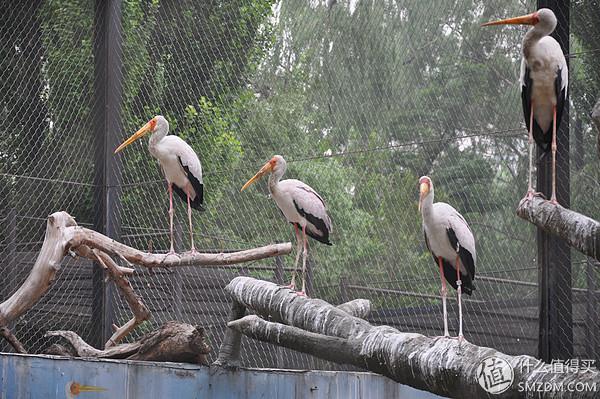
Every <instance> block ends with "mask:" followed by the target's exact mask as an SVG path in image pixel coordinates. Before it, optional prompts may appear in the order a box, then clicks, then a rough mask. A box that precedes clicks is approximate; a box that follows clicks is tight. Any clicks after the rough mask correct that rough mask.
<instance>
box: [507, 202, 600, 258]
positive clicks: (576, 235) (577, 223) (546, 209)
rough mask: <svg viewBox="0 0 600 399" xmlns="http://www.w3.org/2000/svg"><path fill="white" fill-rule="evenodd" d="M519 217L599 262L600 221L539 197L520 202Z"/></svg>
mask: <svg viewBox="0 0 600 399" xmlns="http://www.w3.org/2000/svg"><path fill="white" fill-rule="evenodd" d="M517 215H519V216H520V217H521V218H523V219H525V220H527V221H529V222H531V223H533V224H535V225H536V226H538V227H540V228H542V229H543V230H545V231H546V232H548V233H551V234H554V235H556V236H558V237H560V238H561V239H563V240H564V241H565V242H567V243H568V244H569V245H570V246H572V247H573V248H575V249H577V250H579V251H581V252H583V253H584V254H585V255H587V256H590V257H592V258H594V259H596V260H600V222H597V221H596V220H594V219H591V218H589V217H587V216H584V215H582V214H580V213H577V212H574V211H572V210H570V209H566V208H563V207H562V206H560V205H553V204H551V203H550V202H549V201H546V200H544V199H542V198H539V197H534V198H533V199H532V200H528V199H526V198H524V199H523V200H521V203H520V204H519V207H518V208H517Z"/></svg>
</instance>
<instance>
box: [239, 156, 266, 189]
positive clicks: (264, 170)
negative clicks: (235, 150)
mask: <svg viewBox="0 0 600 399" xmlns="http://www.w3.org/2000/svg"><path fill="white" fill-rule="evenodd" d="M272 170H273V163H272V162H271V161H269V162H267V163H266V164H264V165H263V167H262V168H260V170H259V171H258V172H257V173H256V174H255V175H254V176H252V178H251V179H250V180H248V181H247V182H246V184H244V186H243V187H242V189H241V190H240V191H244V190H245V189H246V188H248V186H250V185H251V184H252V183H254V182H255V181H257V180H258V179H260V178H261V177H263V176H264V175H266V174H267V173H269V172H270V171H272Z"/></svg>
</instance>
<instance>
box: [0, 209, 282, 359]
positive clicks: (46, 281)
mask: <svg viewBox="0 0 600 399" xmlns="http://www.w3.org/2000/svg"><path fill="white" fill-rule="evenodd" d="M291 250H292V245H291V244H290V243H289V242H288V243H283V244H273V245H267V246H264V247H260V248H253V249H248V250H244V251H238V252H231V253H214V254H213V253H193V254H189V253H188V254H184V255H182V256H178V255H168V256H167V255H160V254H149V253H145V252H142V251H139V250H137V249H135V248H131V247H128V246H126V245H124V244H121V243H119V242H117V241H115V240H112V239H110V238H108V237H106V236H104V235H102V234H100V233H98V232H95V231H93V230H89V229H86V228H83V227H80V226H77V223H76V222H75V219H73V218H72V217H71V216H70V215H69V214H68V213H66V212H56V213H53V214H52V215H50V216H49V217H48V221H47V225H46V235H45V237H44V242H43V244H42V248H41V250H40V252H39V254H38V257H37V260H36V262H35V264H34V266H33V268H32V269H31V272H30V273H29V275H28V276H27V279H26V280H25V282H24V283H23V284H22V285H21V286H20V287H19V288H18V289H17V291H16V292H15V293H14V294H13V295H11V296H10V297H9V298H8V299H6V300H5V301H4V302H2V303H0V328H1V330H0V335H2V336H3V337H4V338H6V339H7V340H8V342H9V343H10V344H11V345H12V346H13V347H14V348H15V350H16V351H18V352H24V351H25V348H24V347H23V345H21V344H20V343H19V341H18V339H17V338H16V337H15V336H14V335H13V334H12V333H11V332H10V330H9V328H8V325H9V323H11V322H12V321H14V320H17V319H18V318H19V317H20V316H21V315H23V313H25V312H26V311H27V310H29V309H31V308H32V307H33V306H34V305H35V304H36V303H37V302H38V301H39V299H40V298H41V297H43V296H44V295H45V294H46V292H47V291H48V289H49V288H50V287H51V285H52V283H53V281H54V278H55V275H56V272H57V271H58V270H59V269H60V265H61V261H62V259H63V258H64V256H65V255H66V254H72V255H74V254H77V255H79V256H83V257H86V258H89V259H92V260H94V261H99V262H100V263H101V264H102V265H103V267H104V268H106V270H107V271H108V273H109V275H110V276H111V277H112V278H113V280H114V281H115V283H116V284H117V287H119V289H120V290H121V292H122V293H123V295H124V296H125V299H126V300H127V302H128V304H129V306H130V307H131V309H132V311H133V313H134V318H133V319H131V320H130V321H129V322H127V323H126V324H125V325H124V326H121V327H116V329H115V334H113V336H112V337H111V339H110V340H109V342H107V346H111V345H114V343H116V342H118V341H119V340H121V339H122V338H123V337H124V336H125V335H126V334H128V333H129V332H130V331H131V330H132V329H134V328H135V327H136V326H137V325H138V324H139V323H141V322H142V321H143V320H146V319H147V318H148V317H149V311H148V309H147V308H146V307H145V306H144V304H143V303H142V302H141V301H140V299H139V298H138V297H137V296H136V295H135V293H134V292H133V289H132V288H131V284H129V281H128V280H127V279H126V277H125V276H127V275H131V274H132V273H133V269H131V268H128V267H121V266H119V265H117V264H116V263H115V262H114V261H113V260H112V259H111V258H110V256H109V255H108V254H110V255H114V256H119V257H120V258H121V259H124V260H125V261H126V262H128V263H129V264H137V265H141V266H145V267H149V268H151V267H158V266H160V267H175V266H209V265H212V266H217V265H230V264H235V263H241V262H248V261H253V260H257V259H263V258H266V257H272V256H279V255H285V254H288V253H290V252H291Z"/></svg>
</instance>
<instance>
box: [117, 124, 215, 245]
mask: <svg viewBox="0 0 600 399" xmlns="http://www.w3.org/2000/svg"><path fill="white" fill-rule="evenodd" d="M148 133H152V136H150V143H149V144H148V149H149V150H150V154H152V156H153V157H154V158H156V159H158V162H159V163H160V166H161V168H162V170H163V173H164V175H165V178H166V179H167V186H168V190H169V221H170V232H171V249H170V250H169V253H170V254H173V253H175V251H174V249H173V190H175V192H176V193H177V194H178V195H179V196H180V197H181V199H183V200H184V201H187V206H188V221H189V224H190V241H191V246H192V249H191V252H192V253H194V252H196V249H195V247H194V233H193V230H192V208H194V209H196V210H199V211H203V210H204V208H203V207H202V201H203V198H204V185H203V184H202V166H201V165H200V160H199V159H198V156H197V155H196V153H195V152H194V150H193V149H192V147H190V145H189V144H188V143H186V142H185V141H183V140H182V139H181V138H179V137H177V136H167V134H168V133H169V122H167V120H166V119H165V118H164V117H163V116H161V115H158V116H155V117H154V118H152V119H150V121H149V122H148V123H146V124H145V125H144V126H143V127H142V128H141V129H140V130H138V131H137V132H135V133H134V134H133V135H132V136H131V137H130V138H128V139H127V140H125V141H124V142H123V144H121V145H120V146H119V147H118V148H117V149H116V150H115V154H116V153H117V152H119V151H121V150H123V149H124V148H125V147H127V146H128V145H129V144H131V143H133V142H134V141H135V140H137V139H139V138H140V137H143V136H144V135H146V134H148Z"/></svg>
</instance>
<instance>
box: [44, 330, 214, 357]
mask: <svg viewBox="0 0 600 399" xmlns="http://www.w3.org/2000/svg"><path fill="white" fill-rule="evenodd" d="M46 336H47V337H61V338H63V339H64V340H65V341H66V343H67V346H66V347H65V346H62V345H56V344H55V345H52V346H51V347H50V348H49V349H48V350H47V351H46V353H48V354H53V355H66V356H78V357H97V358H103V359H132V360H148V361H157V362H184V363H195V364H203V365H208V361H207V358H206V356H207V355H208V353H210V349H209V347H208V345H207V344H206V342H205V341H204V329H203V328H202V327H199V326H192V325H190V324H185V323H179V322H176V321H169V322H167V323H165V324H164V325H163V326H161V327H160V328H159V329H158V330H155V331H152V332H149V333H147V334H146V335H144V336H143V337H142V338H140V340H139V341H137V342H134V343H130V344H121V345H115V346H112V347H110V348H107V349H105V350H99V349H96V348H94V347H92V346H90V345H88V344H87V343H86V342H85V341H84V340H83V339H81V337H80V336H79V335H77V334H75V333H74V332H73V331H49V332H48V333H47V334H46Z"/></svg>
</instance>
